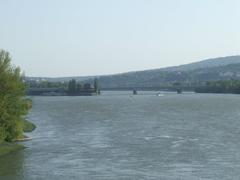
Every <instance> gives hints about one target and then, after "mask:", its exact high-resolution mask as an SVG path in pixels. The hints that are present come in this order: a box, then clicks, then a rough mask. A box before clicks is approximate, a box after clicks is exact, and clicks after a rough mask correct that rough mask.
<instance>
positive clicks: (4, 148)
mask: <svg viewBox="0 0 240 180" xmlns="http://www.w3.org/2000/svg"><path fill="white" fill-rule="evenodd" d="M22 149H25V147H24V146H23V145H20V144H17V143H9V142H0V157H1V156H4V155H6V154H9V153H12V152H16V151H19V150H22Z"/></svg>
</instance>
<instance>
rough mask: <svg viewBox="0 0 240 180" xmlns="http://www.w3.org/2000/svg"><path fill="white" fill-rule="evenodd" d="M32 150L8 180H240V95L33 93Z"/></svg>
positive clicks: (5, 161) (10, 169)
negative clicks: (53, 94) (56, 94)
mask: <svg viewBox="0 0 240 180" xmlns="http://www.w3.org/2000/svg"><path fill="white" fill-rule="evenodd" d="M29 119H31V121H32V122H34V123H35V124H36V125H37V127H38V128H37V129H36V130H35V131H34V132H33V133H31V134H29V136H31V137H33V140H32V141H28V142H25V143H24V145H25V146H27V147H28V148H27V149H25V150H23V151H20V152H17V153H13V154H10V155H7V156H4V157H1V158H0V180H5V179H6V180H55V179H57V180H62V179H63V180H75V179H76V180H78V179H83V180H88V179H89V180H95V179H101V180H108V179H111V180H125V179H126V180H128V179H129V180H132V179H133V180H135V179H136V180H139V179H150V180H151V179H160V180H162V179H163V180H165V179H167V180H168V179H169V180H178V179H179V180H195V179H196V180H201V179H216V180H219V179H229V180H235V179H236V180H239V179H240V96H238V95H216V94H191V93H188V94H181V95H177V94H171V93H168V94H164V96H156V95H155V93H153V92H148V93H146V92H140V95H137V96H132V95H131V93H130V92H111V93H110V92H105V93H103V95H101V96H94V97H33V109H32V110H31V113H30V114H29Z"/></svg>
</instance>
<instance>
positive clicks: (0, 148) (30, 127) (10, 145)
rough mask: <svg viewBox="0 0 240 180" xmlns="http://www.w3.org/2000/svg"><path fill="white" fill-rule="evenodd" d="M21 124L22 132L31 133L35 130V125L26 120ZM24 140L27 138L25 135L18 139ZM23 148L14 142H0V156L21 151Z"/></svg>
mask: <svg viewBox="0 0 240 180" xmlns="http://www.w3.org/2000/svg"><path fill="white" fill-rule="evenodd" d="M21 123H22V125H23V131H24V132H32V131H34V130H35V129H36V125H35V124H33V123H31V122H29V121H27V120H23V121H22V122H21ZM24 138H27V137H26V136H25V135H23V137H22V138H20V139H24ZM13 141H18V140H17V139H16V140H13ZM24 148H25V147H24V146H23V145H21V144H17V143H14V142H5V141H0V156H3V155H6V154H9V153H12V152H16V151H19V150H22V149H24Z"/></svg>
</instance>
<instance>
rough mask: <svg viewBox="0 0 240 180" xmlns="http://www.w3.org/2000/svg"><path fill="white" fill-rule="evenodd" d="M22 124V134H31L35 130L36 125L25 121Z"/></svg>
mask: <svg viewBox="0 0 240 180" xmlns="http://www.w3.org/2000/svg"><path fill="white" fill-rule="evenodd" d="M22 124H23V132H32V131H34V130H35V129H36V125H35V124H33V123H31V122H29V121H27V120H23V121H22Z"/></svg>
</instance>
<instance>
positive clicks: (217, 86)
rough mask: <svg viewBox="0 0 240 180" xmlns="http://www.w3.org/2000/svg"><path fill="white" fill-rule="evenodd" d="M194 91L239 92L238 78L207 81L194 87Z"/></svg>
mask: <svg viewBox="0 0 240 180" xmlns="http://www.w3.org/2000/svg"><path fill="white" fill-rule="evenodd" d="M195 92H197V93H232V94H240V80H221V81H209V82H207V83H206V84H205V85H204V86H200V87H197V88H195Z"/></svg>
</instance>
